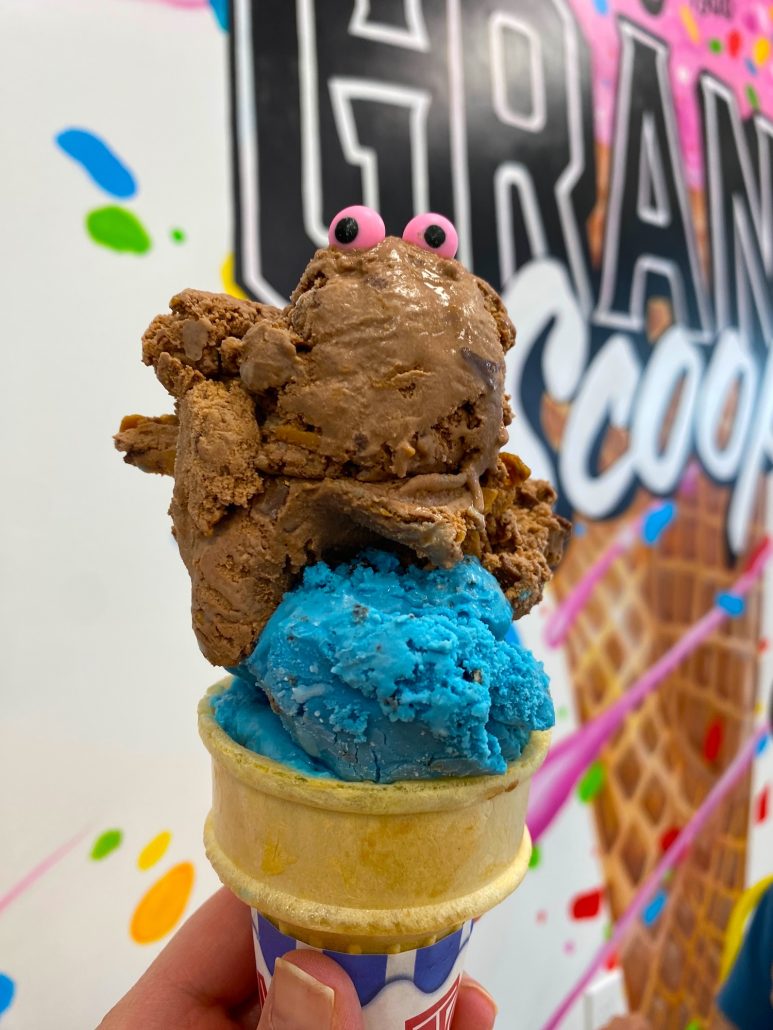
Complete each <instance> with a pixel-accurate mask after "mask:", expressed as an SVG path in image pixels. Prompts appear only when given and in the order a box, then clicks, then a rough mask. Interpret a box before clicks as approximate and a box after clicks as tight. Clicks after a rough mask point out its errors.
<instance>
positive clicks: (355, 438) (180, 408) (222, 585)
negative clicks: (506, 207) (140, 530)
mask: <svg viewBox="0 0 773 1030" xmlns="http://www.w3.org/2000/svg"><path fill="white" fill-rule="evenodd" d="M449 224H450V223H449ZM435 228H436V227H435ZM171 308H172V314H171V315H161V316H159V317H158V318H156V319H154V321H153V322H152V323H151V325H150V327H149V328H148V330H147V332H146V333H145V336H144V339H143V359H144V361H145V362H146V364H152V365H153V366H154V368H155V370H156V374H157V375H158V378H159V380H160V381H161V382H162V383H163V385H164V386H165V387H166V389H167V390H168V391H169V393H170V394H171V395H172V396H173V397H174V398H175V399H176V408H177V411H176V416H177V418H176V419H175V418H174V416H163V417H162V418H161V419H146V418H142V417H141V416H129V417H128V418H127V419H125V420H124V423H123V424H122V426H121V430H120V432H119V433H118V434H117V436H116V446H117V447H118V449H119V450H121V451H123V452H124V453H125V455H126V461H128V462H129V463H131V464H135V465H137V466H138V467H140V468H142V469H144V470H146V471H150V472H168V471H169V470H170V468H171V467H172V460H171V458H172V455H174V465H173V468H174V478H175V487H174V496H173V500H172V507H171V514H172V518H173V522H174V528H175V535H176V538H177V542H178V545H179V547H180V553H181V555H182V557H183V560H184V561H185V563H186V566H187V568H188V570H189V572H190V575H191V579H192V586H193V622H194V628H195V629H196V632H197V636H198V639H199V643H200V646H201V648H202V651H203V652H204V654H205V656H206V657H207V658H208V659H209V660H210V661H211V662H213V664H220V665H226V666H233V665H236V664H237V663H238V662H239V661H240V660H241V659H243V658H245V657H246V656H247V655H248V654H249V653H250V652H251V651H252V649H253V647H254V644H255V641H256V640H257V637H258V635H259V633H260V631H261V629H262V628H263V626H264V625H265V623H266V621H267V620H268V618H269V617H270V615H271V614H272V612H273V611H274V609H275V608H276V606H277V605H278V603H279V601H280V600H281V598H282V596H283V595H284V593H285V592H286V591H287V590H288V589H289V588H290V587H291V586H292V585H293V584H294V583H295V582H296V581H297V580H298V577H299V575H300V572H301V571H302V569H303V567H304V566H305V565H307V564H309V563H311V562H315V561H318V560H320V559H321V558H325V559H326V560H328V561H336V560H339V559H341V558H345V557H349V556H351V555H352V554H354V553H356V551H358V550H359V549H361V548H363V547H366V546H384V544H385V543H386V544H388V545H389V544H391V545H392V546H393V547H394V548H396V549H397V550H398V551H402V552H403V553H404V554H406V555H407V556H410V557H411V559H412V560H414V561H417V560H418V561H420V562H424V563H430V564H433V565H441V566H442V565H446V566H447V565H452V564H454V563H455V562H457V561H459V560H461V558H462V556H463V555H464V554H474V555H476V556H477V557H479V558H480V559H481V561H482V563H483V564H484V566H486V567H487V568H489V569H490V571H492V572H493V573H494V575H496V576H497V578H498V579H499V581H500V584H501V585H502V587H503V589H504V590H505V592H506V594H507V596H508V599H509V600H510V602H511V604H512V605H513V609H514V611H515V613H516V614H523V613H524V612H525V611H528V610H529V608H530V607H531V606H532V605H533V604H535V603H536V602H537V601H538V600H539V599H540V597H541V594H542V588H543V586H544V584H545V582H546V581H547V580H548V579H549V578H550V572H551V567H552V566H554V565H555V564H556V563H557V562H558V561H559V559H560V557H561V554H562V551H563V546H564V542H565V538H566V534H567V524H566V523H565V522H564V521H563V520H562V519H560V518H558V517H557V516H555V515H553V513H552V510H551V509H552V504H553V501H554V499H555V496H554V494H553V492H552V489H551V488H550V486H549V485H548V484H545V483H539V482H537V483H535V482H533V481H531V480H529V479H528V476H529V472H528V469H526V467H525V466H523V465H522V463H520V462H519V461H518V459H514V458H510V459H509V460H508V461H507V462H503V460H502V459H501V458H500V457H499V448H500V447H501V445H502V444H503V443H504V442H505V440H506V439H507V434H506V430H505V426H506V424H507V423H508V422H509V421H510V411H509V406H508V403H507V398H506V396H505V393H504V355H505V352H506V351H507V350H508V348H509V347H511V346H512V344H513V342H514V337H515V334H514V330H513V327H512V324H511V322H510V320H509V317H508V315H507V312H506V310H505V308H504V306H503V304H502V302H501V300H500V299H499V297H498V296H497V294H496V293H495V292H494V291H493V290H492V289H491V287H490V286H488V284H486V283H484V282H483V281H482V280H481V279H479V278H477V277H476V276H474V275H472V274H471V273H470V272H468V271H467V270H466V269H465V268H464V267H463V266H462V265H460V264H459V263H458V262H457V261H455V260H453V259H452V258H449V257H447V256H444V255H443V254H442V253H437V252H433V251H432V250H431V249H423V248H422V247H420V246H417V245H416V244H414V243H411V242H408V241H406V240H401V239H397V238H395V237H387V238H386V239H383V240H381V242H378V243H377V244H376V245H374V246H372V247H369V248H368V249H336V248H331V249H324V250H319V251H318V252H317V253H316V254H315V255H314V257H313V258H312V260H311V262H310V263H309V265H308V267H307V268H306V271H305V272H304V274H303V276H302V278H301V281H300V283H299V284H298V287H297V288H296V290H295V291H294V293H293V295H292V298H291V302H290V304H289V305H288V306H287V307H286V308H285V309H284V310H282V311H280V310H278V309H277V308H273V307H269V306H267V305H262V304H258V303H254V302H250V301H239V300H235V299H233V298H231V297H228V296H224V295H216V294H207V293H199V292H196V291H193V290H186V291H184V292H183V293H181V294H178V295H177V296H176V297H174V298H173V299H172V302H171ZM175 434H176V439H175Z"/></svg>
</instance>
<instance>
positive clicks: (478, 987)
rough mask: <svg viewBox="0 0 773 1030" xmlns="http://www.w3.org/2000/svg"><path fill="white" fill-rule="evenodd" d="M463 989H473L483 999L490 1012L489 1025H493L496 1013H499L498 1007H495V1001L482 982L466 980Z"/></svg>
mask: <svg viewBox="0 0 773 1030" xmlns="http://www.w3.org/2000/svg"><path fill="white" fill-rule="evenodd" d="M465 989H466V990H468V991H475V993H476V994H478V995H479V996H480V997H481V998H482V999H483V1000H484V1001H485V1003H486V1005H487V1007H488V1008H489V1010H490V1012H491V1023H490V1026H493V1025H494V1020H495V1019H496V1018H497V1014H498V1013H499V1009H498V1008H497V1003H496V1002H495V1001H494V999H493V998H492V997H491V995H490V994H489V992H488V991H487V990H486V988H485V987H484V986H483V985H482V984H479V983H478V981H477V980H468V981H467V984H466V987H465Z"/></svg>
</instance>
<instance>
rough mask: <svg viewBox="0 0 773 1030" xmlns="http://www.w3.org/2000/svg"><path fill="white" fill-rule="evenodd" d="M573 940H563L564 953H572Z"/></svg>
mask: <svg viewBox="0 0 773 1030" xmlns="http://www.w3.org/2000/svg"><path fill="white" fill-rule="evenodd" d="M574 947H575V944H574V941H564V954H565V955H572V954H573V953H574Z"/></svg>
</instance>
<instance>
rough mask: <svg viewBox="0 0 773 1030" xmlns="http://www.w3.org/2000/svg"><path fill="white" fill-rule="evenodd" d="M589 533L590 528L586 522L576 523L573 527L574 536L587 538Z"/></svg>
mask: <svg viewBox="0 0 773 1030" xmlns="http://www.w3.org/2000/svg"><path fill="white" fill-rule="evenodd" d="M587 532H588V527H587V526H586V525H585V523H584V522H575V523H574V524H573V526H572V536H585V534H586V533H587Z"/></svg>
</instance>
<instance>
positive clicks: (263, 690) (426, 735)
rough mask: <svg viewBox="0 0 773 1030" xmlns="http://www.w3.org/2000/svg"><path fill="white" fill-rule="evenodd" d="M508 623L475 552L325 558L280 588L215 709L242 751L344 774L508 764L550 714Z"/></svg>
mask: <svg viewBox="0 0 773 1030" xmlns="http://www.w3.org/2000/svg"><path fill="white" fill-rule="evenodd" d="M511 619H512V613H511V609H510V606H509V604H508V602H507V600H506V598H505V596H504V594H503V593H502V591H501V590H500V588H499V585H498V583H497V581H496V580H495V579H494V577H493V576H492V575H491V574H490V573H488V572H487V571H486V570H485V569H484V568H483V566H482V565H481V564H480V562H479V561H478V560H477V559H475V558H465V559H464V560H463V561H461V562H460V563H459V564H457V565H455V566H454V567H453V568H450V569H430V570H426V569H420V568H418V567H416V566H412V565H409V566H403V565H402V564H401V563H400V561H399V560H398V558H397V557H396V556H395V555H393V554H389V553H386V552H383V551H377V550H370V551H366V552H363V553H362V554H361V555H360V556H359V557H358V558H357V559H356V560H354V561H351V562H348V563H346V564H342V565H338V566H336V567H334V568H331V567H330V566H329V565H327V564H325V563H324V562H320V563H318V564H317V565H314V566H311V567H309V568H307V569H306V570H305V572H304V575H303V580H302V582H301V583H300V584H299V585H298V586H297V587H296V588H295V589H294V590H292V591H290V592H289V593H288V594H286V595H285V597H284V599H283V600H282V602H281V604H280V605H279V607H278V608H277V609H276V611H275V612H274V614H273V615H272V617H271V619H270V620H269V622H268V623H267V625H266V627H265V629H264V630H263V633H262V634H261V636H260V639H259V641H258V643H257V646H256V647H255V650H254V651H253V653H252V654H251V655H250V657H249V658H248V659H247V660H246V661H245V662H243V663H242V665H241V666H240V667H239V668H238V669H237V670H235V671H236V673H237V676H238V679H237V680H236V681H235V683H234V685H233V686H232V687H231V689H230V690H229V691H227V692H226V693H225V694H224V695H221V696H220V697H219V698H216V699H215V702H214V711H215V718H216V719H217V721H218V723H219V724H220V725H221V726H222V727H223V729H224V730H225V731H226V732H227V733H229V735H230V736H232V737H233V738H234V739H235V740H237V741H238V742H239V743H241V744H244V746H246V747H252V748H253V750H258V751H260V752H261V753H263V754H267V755H268V756H269V757H274V758H277V759H278V760H279V761H284V762H286V763H287V764H291V765H296V766H297V767H298V768H300V769H301V770H302V771H304V772H307V773H314V772H316V773H320V774H322V775H324V774H325V772H326V771H328V774H329V773H330V772H332V773H333V774H334V775H335V776H337V777H339V778H340V779H344V780H371V781H373V782H378V783H391V782H393V781H395V780H406V779H426V778H432V777H438V776H474V775H478V774H481V773H501V772H504V770H505V768H506V765H507V762H509V761H511V760H513V759H515V758H517V757H518V756H519V755H520V753H521V751H522V749H523V747H524V745H525V744H526V741H527V740H528V738H529V735H530V733H531V731H532V730H544V729H548V728H549V727H551V726H552V725H553V722H554V713H553V703H552V701H551V699H550V694H549V692H548V678H547V676H546V675H545V672H544V670H543V668H542V665H541V663H540V662H537V661H536V660H535V658H534V657H533V655H532V654H531V653H530V652H529V651H527V650H526V649H525V648H523V647H520V646H517V645H516V644H514V643H510V642H509V641H507V640H505V635H506V634H507V633H508V630H509V628H510V625H511ZM229 695H230V696H229ZM267 700H268V702H269V705H270V707H269V705H267V704H266V701H267ZM293 756H294V757H293Z"/></svg>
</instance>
